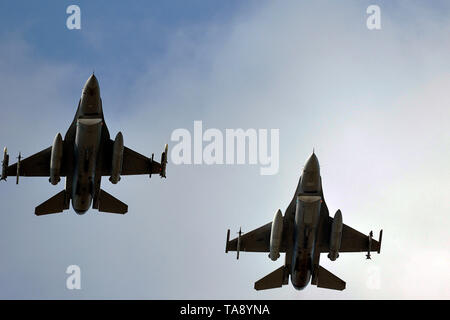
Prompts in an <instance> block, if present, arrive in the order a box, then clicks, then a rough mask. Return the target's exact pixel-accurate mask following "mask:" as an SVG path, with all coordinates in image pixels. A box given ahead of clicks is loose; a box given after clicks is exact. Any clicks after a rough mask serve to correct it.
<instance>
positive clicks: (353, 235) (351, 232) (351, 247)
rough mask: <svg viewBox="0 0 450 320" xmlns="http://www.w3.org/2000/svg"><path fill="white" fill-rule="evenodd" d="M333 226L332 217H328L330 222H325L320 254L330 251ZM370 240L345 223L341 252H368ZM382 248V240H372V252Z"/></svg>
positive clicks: (367, 236)
mask: <svg viewBox="0 0 450 320" xmlns="http://www.w3.org/2000/svg"><path fill="white" fill-rule="evenodd" d="M332 224H333V218H332V217H328V220H326V221H325V222H324V225H323V230H322V239H321V242H320V246H319V249H320V252H328V251H329V248H330V235H331V226H332ZM380 235H381V234H380ZM369 238H370V237H369V235H365V234H363V233H361V232H359V231H357V230H355V229H353V228H351V227H349V226H348V225H346V224H345V223H344V224H343V226H342V239H341V248H340V249H339V252H367V251H369ZM380 248H381V239H380V240H379V241H376V240H375V239H372V240H371V244H370V251H379V250H380Z"/></svg>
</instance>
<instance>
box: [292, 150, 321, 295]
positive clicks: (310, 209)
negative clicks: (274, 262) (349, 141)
mask: <svg viewBox="0 0 450 320" xmlns="http://www.w3.org/2000/svg"><path fill="white" fill-rule="evenodd" d="M322 200H323V199H322V186H321V179H320V167H319V161H318V159H317V157H316V155H315V154H314V153H313V154H312V156H311V157H310V158H309V159H308V161H307V163H306V165H305V168H304V170H303V173H302V176H301V179H300V182H299V186H298V188H297V191H296V194H295V196H294V201H295V216H294V226H293V239H292V240H293V246H292V253H291V255H290V256H291V257H292V261H290V274H291V282H292V285H293V286H294V287H295V288H296V289H297V290H301V289H303V288H305V287H306V286H307V285H308V283H309V281H310V279H311V275H312V273H313V270H314V264H315V261H314V260H315V257H316V256H317V255H316V252H315V248H316V240H317V237H318V236H317V235H318V230H319V228H318V226H319V222H320V215H321V209H322V208H321V207H322V202H323V201H322ZM287 262H288V261H287Z"/></svg>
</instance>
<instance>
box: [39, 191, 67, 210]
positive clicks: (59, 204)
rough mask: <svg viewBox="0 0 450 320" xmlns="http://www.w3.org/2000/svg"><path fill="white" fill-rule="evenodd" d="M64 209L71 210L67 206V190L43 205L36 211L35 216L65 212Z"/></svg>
mask: <svg viewBox="0 0 450 320" xmlns="http://www.w3.org/2000/svg"><path fill="white" fill-rule="evenodd" d="M64 209H69V206H68V205H67V204H66V190H63V191H61V192H59V193H58V194H56V195H54V196H53V197H51V198H50V199H48V200H47V201H45V202H43V203H41V204H40V205H38V206H37V207H36V209H34V214H35V215H37V216H42V215H44V214H51V213H58V212H63V210H64Z"/></svg>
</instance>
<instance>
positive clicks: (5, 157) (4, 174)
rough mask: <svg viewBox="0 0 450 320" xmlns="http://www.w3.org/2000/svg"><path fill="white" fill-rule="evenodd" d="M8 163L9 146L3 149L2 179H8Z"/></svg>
mask: <svg viewBox="0 0 450 320" xmlns="http://www.w3.org/2000/svg"><path fill="white" fill-rule="evenodd" d="M8 163H9V155H8V148H6V147H5V148H4V149H3V161H2V176H1V178H0V180H5V181H6V177H7V176H8V175H7V171H8Z"/></svg>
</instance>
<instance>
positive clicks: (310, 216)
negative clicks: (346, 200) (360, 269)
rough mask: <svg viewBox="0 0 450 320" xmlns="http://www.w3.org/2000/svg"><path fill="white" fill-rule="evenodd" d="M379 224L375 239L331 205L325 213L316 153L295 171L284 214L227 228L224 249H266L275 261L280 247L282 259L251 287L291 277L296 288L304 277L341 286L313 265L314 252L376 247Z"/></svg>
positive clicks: (330, 254) (278, 284) (316, 259)
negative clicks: (244, 228)
mask: <svg viewBox="0 0 450 320" xmlns="http://www.w3.org/2000/svg"><path fill="white" fill-rule="evenodd" d="M382 234H383V230H381V231H380V237H379V240H378V241H376V240H374V239H372V232H370V233H369V235H368V236H366V235H364V234H362V233H360V232H359V231H356V230H354V229H352V228H350V227H349V226H347V225H346V224H344V223H343V222H342V213H341V211H340V210H337V212H336V214H335V215H334V218H331V217H330V216H329V213H328V208H327V204H326V203H325V199H324V197H323V190H322V178H321V176H320V166H319V160H318V159H317V156H316V155H315V154H314V152H313V154H312V155H311V157H310V158H309V159H308V161H307V162H306V164H305V167H304V169H303V173H302V175H301V177H300V180H299V183H298V185H297V189H296V191H295V194H294V197H293V199H292V201H291V202H290V204H289V206H288V207H287V209H286V212H285V214H284V216H283V215H282V213H281V210H278V212H277V213H276V214H275V216H274V218H273V221H272V222H269V223H268V224H266V225H264V226H262V227H260V228H258V229H256V230H253V231H251V232H248V233H246V234H242V232H241V230H239V233H238V237H237V238H235V239H233V240H231V241H230V230H229V229H228V232H227V241H226V247H225V252H228V251H236V252H237V259H239V251H247V252H268V253H269V258H270V259H271V260H273V261H276V260H277V259H278V258H279V257H280V253H286V256H285V262H284V265H283V266H282V267H280V268H278V269H277V270H275V271H273V272H272V273H270V274H268V275H267V276H265V277H263V278H262V279H260V280H258V281H257V282H255V289H256V290H264V289H272V288H279V287H281V286H283V285H286V284H288V279H289V275H290V277H291V283H292V285H293V286H294V288H295V289H297V290H302V289H304V288H305V287H306V286H307V285H308V284H309V282H310V281H311V284H313V285H316V286H317V287H320V288H327V289H334V290H344V289H345V286H346V284H345V282H344V281H343V280H341V279H339V278H338V277H337V276H335V275H334V274H332V273H331V272H329V271H328V270H326V269H325V268H323V267H322V266H320V265H319V260H320V254H321V253H328V258H329V259H330V260H331V261H335V260H336V259H337V258H338V257H339V252H364V251H365V252H367V255H366V257H367V259H370V253H371V252H372V251H376V252H378V253H380V249H381V239H382Z"/></svg>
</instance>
